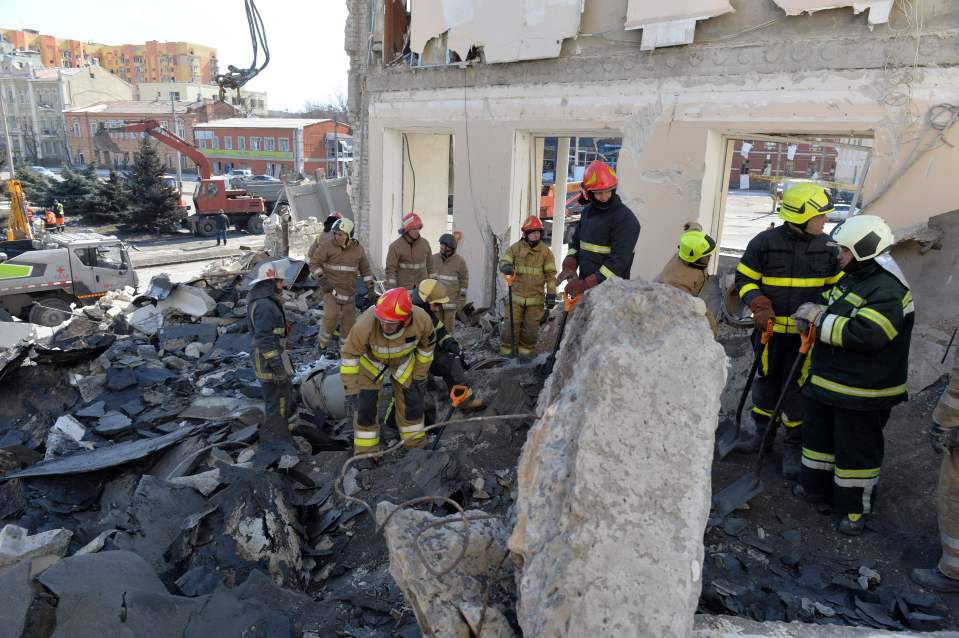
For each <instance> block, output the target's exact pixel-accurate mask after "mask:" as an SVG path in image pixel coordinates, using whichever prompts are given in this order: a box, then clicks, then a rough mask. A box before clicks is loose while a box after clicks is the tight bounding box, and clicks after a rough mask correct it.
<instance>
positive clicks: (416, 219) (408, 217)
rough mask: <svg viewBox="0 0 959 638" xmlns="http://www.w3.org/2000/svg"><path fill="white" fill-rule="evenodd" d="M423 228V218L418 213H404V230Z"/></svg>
mask: <svg viewBox="0 0 959 638" xmlns="http://www.w3.org/2000/svg"><path fill="white" fill-rule="evenodd" d="M421 228H423V220H422V219H420V216H419V215H417V214H416V213H406V214H405V215H403V232H404V233H406V232H409V231H411V230H419V229H421Z"/></svg>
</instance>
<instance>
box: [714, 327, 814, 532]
mask: <svg viewBox="0 0 959 638" xmlns="http://www.w3.org/2000/svg"><path fill="white" fill-rule="evenodd" d="M815 341H816V326H815V325H810V326H809V330H808V331H807V332H806V334H804V335H802V343H801V344H800V346H799V352H798V353H797V354H796V359H795V361H793V365H792V368H791V369H790V370H789V374H788V375H787V376H786V383H785V384H783V389H782V392H780V393H779V398H778V399H776V407H775V409H773V415H772V417H770V419H769V426H768V427H767V428H766V434H765V436H763V442H762V445H760V446H759V456H758V458H757V459H756V467H755V468H754V469H753V471H752V472H750V473H748V474H744V475H742V476H741V477H739V478H738V479H736V480H735V481H734V482H733V483H732V484H730V485H728V486H727V487H725V488H724V489H723V490H722V491H720V492H719V493H718V494H714V495H713V512H714V513H715V514H716V515H717V516H719V517H720V518H722V517H725V516H727V515H728V514H730V513H731V512H733V511H735V510H737V509H739V508H740V507H742V506H743V505H746V504H747V503H748V502H749V501H751V500H752V499H753V498H755V497H756V496H757V495H759V494H761V493H762V491H763V489H765V488H764V486H763V483H762V478H761V475H762V471H763V461H764V460H765V459H766V453H767V452H768V451H769V448H770V447H771V446H772V441H773V439H774V438H775V432H776V425H777V421H778V420H779V416H780V414H781V413H782V407H783V399H785V398H786V392H787V391H788V390H789V386H790V385H791V384H792V382H793V380H794V379H795V377H796V371H797V370H798V369H799V366H800V364H801V363H802V360H803V359H804V358H805V356H806V353H808V352H809V348H811V347H812V344H813V343H814V342H815Z"/></svg>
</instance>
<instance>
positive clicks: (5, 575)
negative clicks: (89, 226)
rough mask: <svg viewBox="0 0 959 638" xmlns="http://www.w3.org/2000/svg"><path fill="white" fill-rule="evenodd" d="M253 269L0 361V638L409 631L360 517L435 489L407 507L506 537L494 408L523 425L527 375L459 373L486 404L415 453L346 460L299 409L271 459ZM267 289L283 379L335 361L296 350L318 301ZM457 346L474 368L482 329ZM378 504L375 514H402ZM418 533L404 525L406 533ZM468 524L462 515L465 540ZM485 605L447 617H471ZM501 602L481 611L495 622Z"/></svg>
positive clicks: (162, 285)
mask: <svg viewBox="0 0 959 638" xmlns="http://www.w3.org/2000/svg"><path fill="white" fill-rule="evenodd" d="M261 259H264V257H263V256H261V257H256V256H254V255H247V256H246V257H244V259H243V260H242V261H241V262H235V263H232V264H228V265H227V266H226V267H222V266H221V267H219V268H218V269H217V270H216V271H211V272H210V273H208V274H207V275H205V276H204V278H202V279H201V280H199V281H195V282H192V283H191V285H176V284H171V283H170V282H169V281H167V280H165V279H163V278H155V279H154V280H153V281H152V282H151V284H150V286H149V287H148V289H147V291H146V293H145V294H144V295H140V296H137V295H135V294H133V293H132V291H129V290H127V291H118V292H116V293H111V294H110V295H108V296H106V297H105V298H104V299H102V300H101V301H100V303H98V304H97V305H94V306H90V307H86V308H82V309H77V310H76V315H77V316H75V317H73V318H72V319H71V320H70V321H68V322H67V323H65V324H63V325H61V326H60V327H59V328H58V329H57V330H55V331H54V335H53V336H52V337H50V338H48V339H46V340H45V341H43V342H42V343H41V342H38V341H35V340H34V341H32V342H23V343H21V344H19V345H17V346H15V347H12V348H9V349H7V350H4V351H3V353H2V355H0V357H2V358H0V365H2V366H3V367H2V371H0V374H2V375H3V384H2V387H0V470H2V471H3V472H4V475H3V476H2V478H0V480H2V482H0V528H2V532H0V592H2V593H0V596H2V597H3V598H4V605H3V609H4V612H3V613H2V614H0V615H2V616H3V617H4V619H5V621H7V622H9V623H11V624H10V632H9V634H5V635H14V636H19V635H21V633H22V634H23V635H31V636H49V635H54V633H55V635H58V636H59V635H62V636H71V637H78V638H79V637H83V636H98V637H103V636H110V635H121V634H122V635H136V636H174V635H175V636H181V635H182V636H200V635H206V636H213V635H216V636H227V635H229V636H239V635H251V636H252V635H262V636H334V635H335V636H394V635H399V636H418V635H420V630H419V628H418V626H417V623H416V620H415V617H414V613H413V609H412V608H411V605H410V604H409V603H408V602H407V599H406V598H404V595H403V593H402V591H401V589H400V587H399V586H398V585H397V579H400V580H401V579H402V578H403V576H402V574H397V573H396V572H395V569H396V566H395V564H394V574H391V572H390V568H391V561H390V556H389V554H388V550H387V545H386V543H385V542H384V531H383V530H382V529H381V527H380V524H378V523H377V521H376V520H375V519H374V516H373V515H372V514H373V513H374V508H376V507H377V505H378V504H379V506H380V507H381V508H382V507H388V504H389V503H394V504H401V503H404V502H406V501H409V500H410V499H420V498H422V497H441V498H434V499H433V500H435V501H437V502H436V503H435V504H433V506H432V508H431V509H432V510H433V513H432V514H430V513H429V512H426V511H422V512H419V513H417V514H416V516H422V517H426V518H428V519H431V520H439V519H438V518H436V517H442V516H445V515H447V514H452V513H455V512H457V511H459V510H460V509H463V508H465V509H466V510H469V511H470V512H473V513H476V512H480V513H481V515H482V516H486V517H492V518H489V520H491V521H499V523H497V524H498V525H500V526H501V527H502V528H503V529H506V527H507V524H506V523H505V522H503V519H504V517H505V515H506V514H507V511H508V509H509V508H510V506H511V504H512V502H513V498H512V495H511V492H512V490H513V487H514V484H515V481H516V462H517V459H518V457H519V454H520V451H521V449H522V445H523V442H524V441H525V436H526V431H527V430H528V427H529V425H530V424H531V422H532V419H530V418H528V417H518V418H517V417H513V418H508V419H501V418H499V417H498V416H497V415H507V414H512V415H516V414H521V415H528V414H530V413H531V412H532V410H533V405H534V403H535V398H536V397H535V395H536V387H535V385H536V384H533V385H527V387H524V385H523V384H517V383H516V382H515V379H517V378H527V377H529V378H532V376H533V375H534V366H533V365H519V364H517V363H510V364H506V365H508V366H510V369H508V374H504V372H507V369H506V368H503V367H500V368H496V369H486V370H477V371H475V372H473V373H472V375H473V376H472V380H473V382H474V384H475V387H476V390H477V392H478V393H479V394H480V395H481V396H483V397H484V398H487V400H489V402H490V404H491V405H492V407H490V408H488V409H486V410H485V411H484V412H483V413H481V414H480V415H479V416H480V417H482V418H481V419H479V420H474V421H469V422H466V423H463V424H460V425H456V424H453V425H451V426H450V427H449V428H448V429H447V430H446V432H445V434H444V436H443V438H442V441H441V443H440V445H439V447H438V449H437V450H435V451H433V450H430V449H417V450H410V451H404V450H402V449H401V450H398V451H397V452H395V453H391V454H387V455H384V457H383V459H382V460H379V461H377V462H376V463H374V464H370V465H363V466H361V467H356V466H351V467H347V461H348V460H349V458H350V455H351V452H350V451H349V450H350V449H351V443H352V431H351V429H350V428H349V427H348V426H347V425H346V423H345V421H344V420H343V419H337V418H335V417H334V416H331V415H329V414H326V413H324V412H323V411H322V410H317V409H314V410H307V409H303V410H301V412H300V414H299V419H300V421H299V422H298V424H297V425H298V426H301V427H305V428H311V429H313V430H314V432H319V433H320V436H318V437H313V440H314V443H313V445H311V444H310V443H309V442H307V440H306V439H304V438H302V437H295V441H296V443H297V446H298V448H299V450H300V454H299V457H298V458H297V457H292V458H287V457H283V458H280V459H278V460H277V459H276V458H274V457H273V456H272V455H271V453H270V450H264V446H261V445H260V444H259V442H258V431H257V424H258V423H259V421H260V419H261V416H262V403H261V395H260V388H259V384H258V382H257V381H256V379H255V376H254V374H253V369H252V366H251V365H250V363H249V361H250V356H249V355H250V352H251V350H252V347H251V346H252V344H251V341H250V335H249V333H248V332H247V330H246V320H245V315H246V308H245V295H244V282H245V281H248V279H249V271H250V269H251V268H255V267H256V265H257V261H259V260H261ZM285 294H286V297H287V302H286V304H285V306H286V312H287V317H288V320H289V321H290V322H291V323H292V325H293V332H292V338H291V343H290V350H291V354H292V358H293V360H294V363H295V364H296V366H297V368H298V370H300V371H301V372H302V373H303V374H301V375H300V376H301V377H305V376H306V373H307V372H308V371H309V370H315V369H316V368H317V367H318V366H319V367H321V368H322V367H326V368H330V369H335V368H336V367H337V363H336V362H333V361H325V360H320V361H319V364H317V361H316V355H315V354H314V346H315V341H316V333H317V330H318V325H319V321H318V320H319V318H320V317H321V316H322V306H321V305H320V302H319V300H320V298H321V295H320V294H319V293H317V294H315V295H314V288H312V287H311V285H310V284H307V285H305V286H302V287H294V288H293V289H292V290H290V291H287V292H286V293H285ZM460 336H461V339H462V341H463V344H464V346H465V349H466V352H467V356H469V357H471V358H473V359H477V360H478V359H481V358H484V357H485V356H486V352H487V350H486V348H487V342H489V339H488V336H487V331H486V330H484V329H483V328H479V327H475V328H471V327H465V328H464V329H463V331H462V334H461V335H460ZM497 363H501V362H496V361H493V362H492V363H491V364H490V365H496V364H497ZM488 364H489V363H488ZM480 367H482V366H480ZM447 392H448V391H447V389H445V388H444V387H443V386H442V381H440V380H439V379H437V380H436V387H435V389H434V392H433V393H432V394H433V396H434V397H435V403H434V405H433V406H432V407H431V409H430V410H429V411H428V412H429V414H430V416H431V417H432V419H433V420H434V421H435V420H436V419H437V418H438V417H437V414H439V415H440V417H442V416H445V415H446V414H447V412H448V410H449V408H450V405H449V401H448V400H447V399H445V398H444V397H445V395H446V393H447ZM491 399H492V400H491ZM385 401H386V397H384V403H385ZM384 434H385V438H386V441H387V443H388V444H389V443H390V442H393V441H395V440H397V439H398V433H397V432H395V431H390V430H389V429H388V428H387V429H386V430H385V432H384ZM317 441H319V444H317ZM367 463H370V462H369V461H367ZM274 466H275V467H274ZM267 467H271V468H272V469H267ZM310 484H312V487H310ZM364 503H368V504H369V506H368V507H367V506H365V505H364ZM429 507H430V504H429V503H424V504H422V505H421V506H420V508H421V509H426V508H429ZM398 511H399V512H401V514H398V515H397V516H395V517H393V519H394V521H396V522H398V521H400V520H401V519H403V517H404V516H406V515H405V514H402V512H405V511H406V510H405V509H401V510H398ZM428 524H429V521H425V522H424V521H414V522H412V523H410V522H409V521H407V522H406V525H407V528H408V529H409V530H410V531H409V534H411V535H412V536H410V537H409V538H406V539H405V542H417V539H419V532H420V531H421V530H422V529H425V528H426V527H427V526H428ZM481 527H482V524H480V523H475V524H471V528H472V531H473V535H474V538H481V536H480V528H481ZM390 533H391V534H393V535H394V536H397V538H398V540H400V541H402V540H403V538H404V534H403V531H402V530H397V529H393V530H392V531H391V532H390ZM424 538H425V541H424V542H427V544H429V542H430V540H429V539H430V537H429V535H426V536H425V537H424ZM436 542H437V541H433V542H432V545H433V546H435V544H436ZM434 549H435V547H434ZM459 549H460V548H459V547H458V546H456V544H455V543H454V544H451V545H450V546H448V547H443V548H441V549H439V550H436V551H434V552H431V553H429V552H428V553H427V554H421V553H420V551H419V549H417V550H416V551H415V552H414V554H411V555H410V561H409V562H408V563H407V564H408V567H409V568H410V569H413V570H417V569H418V570H423V571H424V573H427V574H428V573H430V570H432V571H435V572H440V571H442V570H447V569H449V570H450V571H452V568H459V565H460V564H461V563H462V564H466V563H467V562H469V560H468V559H469V556H466V557H465V558H464V557H460V556H459V555H458V552H459ZM394 562H395V561H394ZM434 563H435V564H434ZM475 582H476V587H478V588H479V590H482V591H483V595H484V596H485V599H486V600H487V601H488V602H489V603H490V604H493V603H495V602H496V601H501V600H502V601H508V600H510V599H511V597H510V595H509V593H508V591H509V588H510V587H511V584H510V583H508V582H505V581H503V580H502V579H500V581H498V584H496V586H495V587H493V586H487V582H491V581H489V579H488V578H487V574H485V573H482V574H477V575H475ZM464 605H465V603H464ZM485 607H486V605H485V604H484V603H482V602H481V601H477V602H476V603H474V604H473V606H472V607H470V606H468V605H466V606H464V610H465V611H464V613H466V614H468V615H470V616H471V617H472V619H473V622H474V623H480V624H482V623H485V622H487V621H485V620H483V619H481V618H482V616H484V613H487V612H485V611H484V608H485ZM502 607H503V609H505V615H503V614H499V616H498V619H499V620H500V621H501V622H503V623H507V626H509V625H510V624H512V626H513V627H514V628H515V627H516V624H515V618H510V619H507V618H508V617H509V616H510V615H511V612H510V611H509V603H506V604H504V605H502ZM488 613H489V614H492V612H488ZM497 613H499V612H497ZM489 622H492V621H489ZM5 624H6V623H5Z"/></svg>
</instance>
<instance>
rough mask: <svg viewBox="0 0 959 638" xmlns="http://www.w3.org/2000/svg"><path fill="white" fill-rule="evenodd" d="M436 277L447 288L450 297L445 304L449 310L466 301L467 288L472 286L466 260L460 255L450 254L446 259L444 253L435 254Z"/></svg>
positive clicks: (434, 267)
mask: <svg viewBox="0 0 959 638" xmlns="http://www.w3.org/2000/svg"><path fill="white" fill-rule="evenodd" d="M433 269H434V273H435V274H434V275H433V276H434V277H435V278H436V280H437V281H438V282H440V283H441V284H443V287H444V288H446V292H447V294H449V297H450V303H449V304H443V307H444V308H446V309H448V310H455V309H457V308H459V307H460V306H462V305H463V304H465V303H466V290H467V288H469V286H470V271H469V268H467V267H466V260H465V259H463V258H462V257H460V256H459V255H450V256H449V257H447V258H446V259H444V258H443V255H441V254H440V253H436V254H435V255H433Z"/></svg>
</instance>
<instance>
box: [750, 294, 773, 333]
mask: <svg viewBox="0 0 959 638" xmlns="http://www.w3.org/2000/svg"><path fill="white" fill-rule="evenodd" d="M749 309H750V310H752V311H753V325H754V326H755V327H756V329H757V330H765V329H766V324H767V323H769V322H770V321H773V320H775V318H776V313H775V312H773V302H772V301H771V300H770V299H769V297H767V296H766V295H759V296H758V297H756V298H755V299H753V300H752V301H750V302H749Z"/></svg>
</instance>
